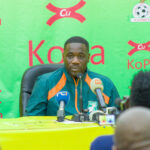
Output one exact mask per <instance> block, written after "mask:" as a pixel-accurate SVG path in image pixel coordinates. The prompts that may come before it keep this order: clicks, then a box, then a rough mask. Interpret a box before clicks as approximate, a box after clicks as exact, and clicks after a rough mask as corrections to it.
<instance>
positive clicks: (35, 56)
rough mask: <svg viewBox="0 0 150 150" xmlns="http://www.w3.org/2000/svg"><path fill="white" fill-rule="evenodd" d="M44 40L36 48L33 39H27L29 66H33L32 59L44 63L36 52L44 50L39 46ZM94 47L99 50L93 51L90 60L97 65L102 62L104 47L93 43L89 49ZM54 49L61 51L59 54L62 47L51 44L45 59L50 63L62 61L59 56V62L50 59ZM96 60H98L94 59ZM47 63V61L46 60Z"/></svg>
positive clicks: (62, 50)
mask: <svg viewBox="0 0 150 150" xmlns="http://www.w3.org/2000/svg"><path fill="white" fill-rule="evenodd" d="M44 42H45V40H42V41H41V42H40V43H39V44H38V45H37V46H36V48H33V41H32V40H30V41H29V66H33V59H34V60H35V59H36V60H37V61H38V62H39V63H41V64H44V61H43V59H42V58H41V56H40V54H38V52H40V51H45V50H43V49H42V48H41V47H42V45H43V44H44ZM95 49H98V50H100V52H99V53H95V54H93V55H92V56H91V58H90V61H91V63H92V64H94V65H99V64H104V48H103V47H102V46H101V45H94V46H92V47H91V50H92V51H94V50H95ZM54 50H58V51H60V52H61V54H63V52H64V49H63V48H62V47H61V46H53V47H51V48H50V49H49V50H48V52H47V60H48V63H50V64H52V63H63V59H62V57H61V60H60V61H59V62H53V60H52V57H54V56H52V51H54ZM95 59H96V60H98V61H95ZM46 63H47V62H46Z"/></svg>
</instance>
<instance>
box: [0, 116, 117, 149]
mask: <svg viewBox="0 0 150 150" xmlns="http://www.w3.org/2000/svg"><path fill="white" fill-rule="evenodd" d="M113 133H114V127H112V126H105V127H104V126H99V125H98V124H96V123H91V122H90V123H88V122H87V123H76V122H71V121H65V122H57V121H56V117H47V116H42V117H20V118H15V119H0V145H1V147H2V150H34V149H35V150H89V148H90V144H91V142H92V141H93V140H94V139H95V138H96V137H97V136H100V135H106V134H113Z"/></svg>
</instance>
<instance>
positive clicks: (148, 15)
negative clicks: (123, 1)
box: [131, 0, 150, 22]
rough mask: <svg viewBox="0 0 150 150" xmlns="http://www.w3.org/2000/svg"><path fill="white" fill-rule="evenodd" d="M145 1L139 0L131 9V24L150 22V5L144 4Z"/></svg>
mask: <svg viewBox="0 0 150 150" xmlns="http://www.w3.org/2000/svg"><path fill="white" fill-rule="evenodd" d="M144 1H145V0H141V2H140V3H138V4H136V5H135V6H134V8H133V17H134V18H131V22H150V5H148V4H146V3H144Z"/></svg>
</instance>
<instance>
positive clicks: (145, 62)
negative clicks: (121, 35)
mask: <svg viewBox="0 0 150 150" xmlns="http://www.w3.org/2000/svg"><path fill="white" fill-rule="evenodd" d="M128 44H129V45H131V46H133V47H134V48H133V49H132V50H130V51H129V52H128V55H129V56H132V55H133V54H134V53H136V52H139V51H143V50H144V51H148V52H150V47H149V46H150V41H148V42H147V43H142V44H139V43H135V42H133V41H129V42H128ZM149 65H150V59H149V58H148V59H142V61H139V60H138V61H135V59H128V69H142V68H143V69H147V67H148V66H149Z"/></svg>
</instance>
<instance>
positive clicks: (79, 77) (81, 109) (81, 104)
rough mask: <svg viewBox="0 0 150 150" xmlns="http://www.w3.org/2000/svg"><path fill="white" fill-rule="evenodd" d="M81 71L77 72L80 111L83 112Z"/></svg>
mask: <svg viewBox="0 0 150 150" xmlns="http://www.w3.org/2000/svg"><path fill="white" fill-rule="evenodd" d="M82 76H83V74H82V73H79V74H77V77H78V79H79V80H80V112H81V113H82V112H83V97H82Z"/></svg>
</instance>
